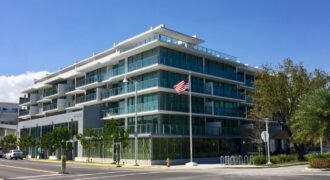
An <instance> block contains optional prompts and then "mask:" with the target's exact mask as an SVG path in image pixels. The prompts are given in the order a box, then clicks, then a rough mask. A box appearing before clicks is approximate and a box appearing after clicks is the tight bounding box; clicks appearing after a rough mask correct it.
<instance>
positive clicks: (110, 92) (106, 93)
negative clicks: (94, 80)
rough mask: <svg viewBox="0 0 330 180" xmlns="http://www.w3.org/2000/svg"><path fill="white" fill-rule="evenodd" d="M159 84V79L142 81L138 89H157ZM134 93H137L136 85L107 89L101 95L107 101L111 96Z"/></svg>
mask: <svg viewBox="0 0 330 180" xmlns="http://www.w3.org/2000/svg"><path fill="white" fill-rule="evenodd" d="M158 84H159V80H158V78H153V79H149V80H145V81H140V82H138V84H137V89H138V90H142V89H147V88H151V87H157V86H158ZM133 91H135V86H134V84H129V85H127V86H121V87H117V88H112V89H105V90H104V91H103V92H102V93H101V99H106V98H109V97H111V96H117V95H120V94H125V93H129V92H133Z"/></svg>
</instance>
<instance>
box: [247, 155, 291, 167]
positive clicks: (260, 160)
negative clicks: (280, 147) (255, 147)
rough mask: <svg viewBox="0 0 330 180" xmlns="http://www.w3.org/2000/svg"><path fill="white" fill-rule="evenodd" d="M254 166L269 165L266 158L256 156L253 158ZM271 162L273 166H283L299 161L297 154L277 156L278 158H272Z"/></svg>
mask: <svg viewBox="0 0 330 180" xmlns="http://www.w3.org/2000/svg"><path fill="white" fill-rule="evenodd" d="M253 160H254V164H255V165H265V164H266V163H267V159H266V156H264V155H261V156H254V158H253ZM270 161H271V162H272V163H273V164H282V163H288V162H295V161H297V156H296V155H295V154H293V155H283V154H281V155H276V156H271V157H270Z"/></svg>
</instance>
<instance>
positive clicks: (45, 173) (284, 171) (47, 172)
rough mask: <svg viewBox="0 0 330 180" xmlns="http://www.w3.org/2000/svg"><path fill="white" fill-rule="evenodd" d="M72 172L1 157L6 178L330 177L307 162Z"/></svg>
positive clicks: (79, 168)
mask: <svg viewBox="0 0 330 180" xmlns="http://www.w3.org/2000/svg"><path fill="white" fill-rule="evenodd" d="M67 169H68V172H69V174H64V175H62V174H58V173H57V172H58V171H60V164H59V163H50V162H41V161H30V160H23V161H21V160H4V159H0V177H4V178H5V179H17V180H25V179H34V180H57V179H61V180H62V179H63V180H64V179H70V180H73V179H74V180H94V179H122V180H128V179H134V180H149V179H160V180H170V179H171V180H172V179H177V180H185V179H187V180H188V179H189V180H190V179H191V180H201V179H207V180H213V179H218V180H222V179H226V180H227V179H244V180H250V179H251V180H255V179H257V180H258V179H272V180H273V179H280V180H281V179H299V180H305V179H313V180H315V179H321V180H323V179H324V180H325V179H327V180H328V179H330V171H319V170H310V169H308V168H307V166H306V165H300V166H292V167H279V168H240V169H237V168H221V167H216V168H214V167H212V168H209V167H207V166H206V165H200V166H199V168H195V167H193V168H186V169H180V168H177V169H176V168H170V169H167V168H160V169H150V168H139V169H132V168H115V167H110V166H95V165H85V164H68V167H67Z"/></svg>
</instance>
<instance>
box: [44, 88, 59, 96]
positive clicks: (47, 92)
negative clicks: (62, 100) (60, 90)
mask: <svg viewBox="0 0 330 180" xmlns="http://www.w3.org/2000/svg"><path fill="white" fill-rule="evenodd" d="M54 94H57V87H53V88H50V89H46V90H45V91H44V95H43V97H47V96H51V95H54Z"/></svg>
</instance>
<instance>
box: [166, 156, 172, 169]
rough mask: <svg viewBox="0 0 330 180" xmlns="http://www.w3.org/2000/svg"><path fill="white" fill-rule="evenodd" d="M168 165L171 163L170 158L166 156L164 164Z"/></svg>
mask: <svg viewBox="0 0 330 180" xmlns="http://www.w3.org/2000/svg"><path fill="white" fill-rule="evenodd" d="M170 165H171V160H170V158H167V159H166V166H167V167H170Z"/></svg>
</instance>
